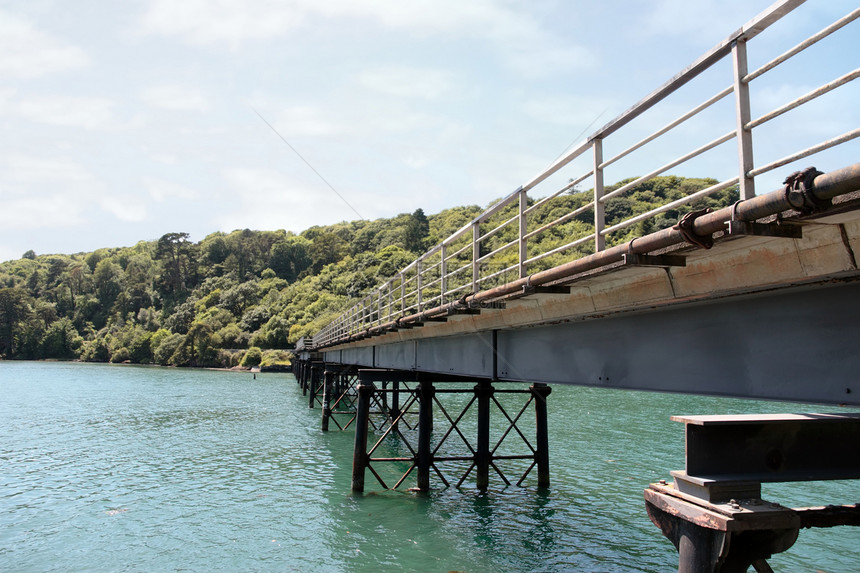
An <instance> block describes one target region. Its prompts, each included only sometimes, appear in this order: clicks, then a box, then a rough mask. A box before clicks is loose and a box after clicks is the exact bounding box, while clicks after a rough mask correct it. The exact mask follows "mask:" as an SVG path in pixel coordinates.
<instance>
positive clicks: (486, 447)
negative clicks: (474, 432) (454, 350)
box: [475, 380, 493, 490]
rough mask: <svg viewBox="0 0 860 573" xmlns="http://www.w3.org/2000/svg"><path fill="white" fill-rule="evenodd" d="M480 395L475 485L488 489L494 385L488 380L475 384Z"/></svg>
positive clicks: (476, 391)
mask: <svg viewBox="0 0 860 573" xmlns="http://www.w3.org/2000/svg"><path fill="white" fill-rule="evenodd" d="M475 395H476V396H477V397H478V439H477V444H476V448H475V482H476V483H475V486H476V487H477V488H478V489H480V490H486V489H487V488H488V487H489V486H490V461H491V460H490V400H491V399H492V397H493V386H492V384H490V382H489V381H487V380H481V381H479V382H478V383H477V384H476V385H475Z"/></svg>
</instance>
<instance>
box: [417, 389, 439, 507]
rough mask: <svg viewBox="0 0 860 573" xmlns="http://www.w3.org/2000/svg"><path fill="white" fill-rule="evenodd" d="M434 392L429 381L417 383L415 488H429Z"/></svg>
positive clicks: (426, 489)
mask: <svg viewBox="0 0 860 573" xmlns="http://www.w3.org/2000/svg"><path fill="white" fill-rule="evenodd" d="M435 394H436V390H435V388H433V384H432V383H431V382H421V383H420V384H419V385H418V452H417V454H416V458H417V459H416V463H415V466H416V469H417V471H418V474H417V479H416V482H417V483H416V484H415V485H416V489H417V490H418V491H429V490H430V466H431V465H432V464H433V451H432V449H431V446H430V437H431V434H432V433H433V397H434V396H435Z"/></svg>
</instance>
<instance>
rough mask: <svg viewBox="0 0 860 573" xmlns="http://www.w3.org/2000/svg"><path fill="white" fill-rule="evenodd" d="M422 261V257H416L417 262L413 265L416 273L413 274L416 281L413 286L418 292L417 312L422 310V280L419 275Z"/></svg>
mask: <svg viewBox="0 0 860 573" xmlns="http://www.w3.org/2000/svg"><path fill="white" fill-rule="evenodd" d="M422 262H423V260H422V259H418V263H417V264H416V265H415V267H416V269H417V271H416V275H415V281H416V283H415V284H416V287H415V288H416V289H417V292H418V301H417V304H418V312H421V311H422V310H423V308H422V307H423V296H422V289H423V287H424V280H423V278H422V277H421V271H422V267H423V265H422V264H421V263H422Z"/></svg>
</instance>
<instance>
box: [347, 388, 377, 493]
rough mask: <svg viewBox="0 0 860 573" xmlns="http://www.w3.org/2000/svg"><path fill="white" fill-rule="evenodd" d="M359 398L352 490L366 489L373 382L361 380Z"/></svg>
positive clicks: (356, 415)
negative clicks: (365, 477) (368, 430)
mask: <svg viewBox="0 0 860 573" xmlns="http://www.w3.org/2000/svg"><path fill="white" fill-rule="evenodd" d="M356 391H357V392H358V398H357V400H356V407H355V445H354V449H353V452H352V491H355V492H362V491H364V470H365V468H366V467H367V464H368V457H369V456H368V455H367V422H368V420H369V418H370V398H371V396H372V395H373V391H374V388H373V383H371V382H364V381H361V382H359V383H358V386H357V388H356Z"/></svg>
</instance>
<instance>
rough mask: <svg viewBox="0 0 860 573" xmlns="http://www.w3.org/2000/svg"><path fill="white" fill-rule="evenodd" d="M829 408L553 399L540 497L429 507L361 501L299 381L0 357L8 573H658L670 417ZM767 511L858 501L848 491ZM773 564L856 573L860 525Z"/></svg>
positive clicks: (673, 450)
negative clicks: (651, 512) (651, 505)
mask: <svg viewBox="0 0 860 573" xmlns="http://www.w3.org/2000/svg"><path fill="white" fill-rule="evenodd" d="M834 409H835V407H832V406H802V405H797V404H779V403H773V402H752V401H744V400H728V399H717V398H703V397H695V396H675V395H666V394H653V393H641V392H619V391H612V390H603V389H589V388H574V387H554V389H553V393H552V395H551V396H550V397H549V410H550V412H549V415H550V421H549V425H550V456H551V457H550V464H551V478H552V487H551V488H550V490H549V491H548V492H539V491H537V490H536V489H535V487H534V482H533V480H532V481H531V482H529V480H527V481H526V484H525V487H522V488H519V487H515V486H512V487H504V486H503V484H501V482H499V481H498V480H496V481H495V482H491V486H492V487H491V489H490V491H489V492H487V493H486V494H479V493H477V492H476V491H475V490H474V489H472V488H470V487H468V485H467V486H465V487H464V488H462V489H456V488H447V489H436V490H434V491H433V492H432V493H431V494H429V495H426V496H425V495H419V494H413V493H409V492H405V491H397V492H390V491H382V490H381V488H380V487H379V486H377V485H376V484H375V482H374V481H373V477H372V476H371V475H370V474H368V476H367V490H368V491H367V493H365V494H364V495H353V494H351V493H350V478H351V471H352V465H351V464H352V447H353V443H352V440H353V434H352V432H351V431H346V432H339V431H332V432H329V433H328V434H324V433H322V432H320V431H319V429H318V428H319V425H320V411H319V409H314V410H310V409H308V406H307V398H305V397H304V396H302V395H301V391H300V389H299V388H298V386H297V385H296V384H295V380H294V379H293V378H292V376H289V375H283V374H257V376H256V379H255V378H254V377H253V376H252V375H251V374H248V373H231V372H212V371H196V370H182V369H166V368H147V367H133V366H115V365H91V364H74V363H35V362H0V571H356V572H359V571H368V572H370V571H440V572H445V571H468V572H491V571H493V572H494V571H647V572H661V571H670V570H672V569H673V568H675V567H677V555H676V554H675V551H674V548H673V547H672V545H671V544H670V543H669V542H668V541H667V540H665V539H664V538H663V537H662V536H661V534H660V533H659V530H658V529H657V528H656V527H654V526H653V525H652V524H651V522H650V521H649V520H648V517H647V516H646V513H645V509H644V502H643V498H642V490H643V489H644V488H645V487H647V485H648V483H649V482H652V481H656V480H657V479H660V478H668V477H669V471H670V470H672V469H681V468H683V450H684V444H683V433H682V429H683V428H682V426H681V425H680V424H677V423H674V422H671V421H669V416H670V415H673V414H702V413H742V412H783V411H832V410H834ZM491 479H493V476H491ZM438 483H439V482H436V484H437V485H438ZM764 497H765V498H766V499H770V500H772V501H778V502H781V503H783V504H785V505H793V506H802V505H816V504H825V503H854V502H856V501H857V500H858V498H860V487H858V483H857V482H826V483H818V484H781V485H777V486H767V485H766V486H765V487H764ZM771 564H772V566H773V567H774V569H776V570H778V571H827V572H856V571H860V530H858V529H857V528H848V527H843V528H835V529H830V530H808V531H803V532H801V534H800V538H799V540H798V542H797V543H796V544H795V546H794V547H792V548H791V549H790V550H789V551H788V552H786V553H784V554H781V555H779V556H776V557H774V558H773V559H772V560H771Z"/></svg>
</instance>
